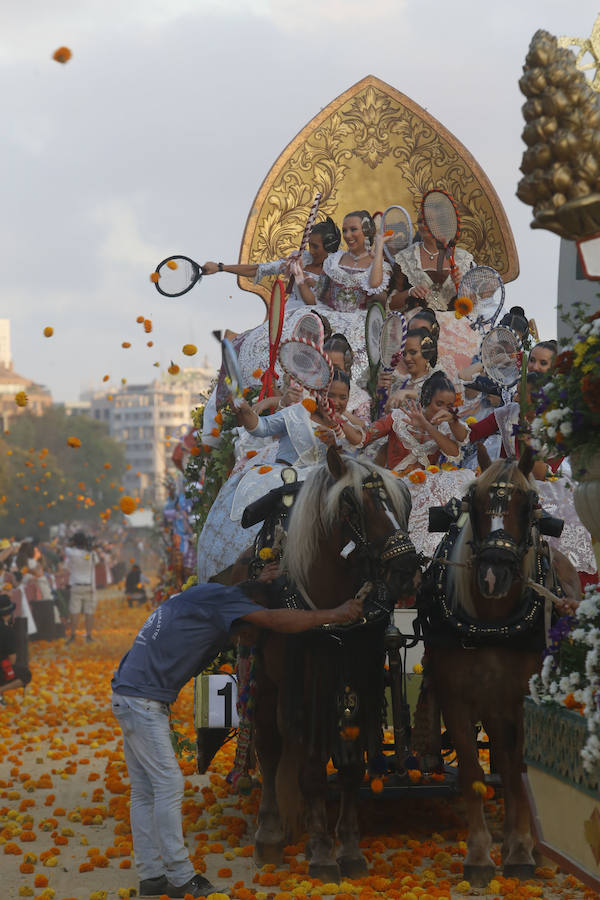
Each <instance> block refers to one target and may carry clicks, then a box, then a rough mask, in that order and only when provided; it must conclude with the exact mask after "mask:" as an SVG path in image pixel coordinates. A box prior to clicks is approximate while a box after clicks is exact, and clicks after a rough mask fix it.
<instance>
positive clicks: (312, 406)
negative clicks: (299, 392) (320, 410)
mask: <svg viewBox="0 0 600 900" xmlns="http://www.w3.org/2000/svg"><path fill="white" fill-rule="evenodd" d="M302 406H303V407H304V409H306V410H308V412H309V413H314V411H315V410H316V408H317V401H316V400H313V398H312V397H305V398H304V400H303V401H302Z"/></svg>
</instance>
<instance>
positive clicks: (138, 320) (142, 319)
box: [135, 316, 144, 325]
mask: <svg viewBox="0 0 600 900" xmlns="http://www.w3.org/2000/svg"><path fill="white" fill-rule="evenodd" d="M135 321H136V322H137V323H138V325H141V324H142V322H143V321H144V317H143V316H138V317H137V319H136V320H135Z"/></svg>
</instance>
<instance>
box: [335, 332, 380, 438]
mask: <svg viewBox="0 0 600 900" xmlns="http://www.w3.org/2000/svg"><path fill="white" fill-rule="evenodd" d="M323 349H324V350H325V353H326V354H327V356H328V357H329V359H330V360H331V364H332V366H333V367H334V368H338V369H341V370H342V372H345V373H346V375H347V376H348V378H349V379H350V395H349V397H348V403H347V409H348V412H349V413H352V415H354V416H357V417H358V418H359V419H360V420H361V421H362V422H363V423H364V424H365V425H368V424H369V423H370V421H371V397H370V396H369V394H368V393H367V392H366V391H365V390H363V388H361V387H359V386H358V385H357V384H356V382H355V381H352V380H351V374H352V364H353V362H354V351H353V349H352V347H351V346H350V343H349V341H348V339H347V338H346V337H345V336H344V335H343V334H332V335H331V337H329V338H327V339H326V340H325V342H324V344H323Z"/></svg>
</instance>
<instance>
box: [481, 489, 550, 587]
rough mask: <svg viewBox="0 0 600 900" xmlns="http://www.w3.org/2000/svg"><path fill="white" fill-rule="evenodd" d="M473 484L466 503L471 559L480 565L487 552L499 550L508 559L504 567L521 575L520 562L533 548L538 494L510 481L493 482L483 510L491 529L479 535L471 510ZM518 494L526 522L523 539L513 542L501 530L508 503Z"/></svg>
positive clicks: (512, 539) (504, 531) (511, 537)
mask: <svg viewBox="0 0 600 900" xmlns="http://www.w3.org/2000/svg"><path fill="white" fill-rule="evenodd" d="M475 489H476V485H471V487H470V488H469V490H468V491H467V495H466V497H465V500H464V501H463V502H464V504H465V506H466V511H467V512H468V514H469V519H470V521H471V528H472V532H473V538H472V540H471V542H470V543H471V548H472V551H473V557H474V558H475V560H476V561H477V562H481V559H482V557H483V556H484V555H485V554H486V553H489V552H490V551H492V552H493V551H500V552H501V553H503V554H504V555H505V556H506V557H507V565H508V566H509V567H510V568H512V569H514V570H516V571H518V572H520V568H521V563H522V562H523V558H524V556H525V554H526V553H527V551H528V550H529V548H530V547H531V546H532V542H533V537H532V531H533V530H532V528H531V527H530V526H531V523H532V519H533V512H534V510H535V508H536V507H537V505H538V502H539V498H538V494H537V492H536V491H534V490H532V489H531V490H528V491H524V490H523V489H522V488H520V487H518V486H517V485H515V484H512V482H509V481H501V480H499V481H493V482H492V483H491V484H490V485H489V487H488V502H487V506H486V508H485V510H484V515H487V516H489V517H490V519H491V521H492V529H491V531H490V532H489V533H488V534H487V535H484V536H482V535H481V534H480V533H479V529H478V527H477V521H476V515H475V509H474V492H475ZM514 492H519V493H521V494H524V495H525V499H526V510H527V520H526V527H525V529H524V534H525V535H526V538H525V540H523V541H516V540H515V538H514V537H513V536H512V534H510V533H509V532H508V531H507V530H506V529H505V528H504V527H503V525H504V517H505V515H506V514H507V512H508V508H509V505H510V501H511V499H512V496H513V493H514ZM498 520H499V521H500V527H494V525H495V522H497V521H498Z"/></svg>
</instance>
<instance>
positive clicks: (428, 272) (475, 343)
mask: <svg viewBox="0 0 600 900" xmlns="http://www.w3.org/2000/svg"><path fill="white" fill-rule="evenodd" d="M417 235H418V240H417V241H415V242H414V243H412V244H411V245H410V246H409V247H407V248H406V249H405V250H401V251H400V252H399V253H397V254H396V266H398V268H399V270H400V272H401V273H402V275H403V276H404V279H403V280H402V279H401V277H400V275H398V277H397V279H396V282H397V284H398V287H397V288H396V290H395V291H394V293H393V295H392V296H391V297H390V302H389V306H390V309H392V310H394V309H398V310H400V311H402V312H405V313H406V312H409V311H410V310H411V309H413V308H415V307H419V306H420V307H426V308H428V309H430V310H434V311H435V314H436V317H437V321H438V323H439V326H440V334H439V338H438V345H439V347H438V352H439V356H440V359H442V360H443V361H444V363H445V364H446V368H447V370H448V372H449V373H450V374H451V375H452V377H453V378H454V377H455V374H456V373H457V372H458V370H459V369H461V368H463V367H464V366H466V365H468V364H469V363H470V362H471V359H472V358H473V356H474V355H475V354H476V353H477V351H478V349H479V338H478V335H477V332H475V331H473V330H472V329H471V326H470V323H469V321H468V319H466V318H462V319H457V318H456V316H455V315H454V312H452V307H453V301H454V300H455V298H456V285H455V283H454V281H453V279H452V275H451V273H450V263H449V261H448V258H447V257H446V256H444V257H443V263H442V266H441V269H438V262H439V255H440V253H443V252H444V251H443V250H440V249H439V247H438V246H437V244H436V241H435V238H433V237H432V236H431V235H430V234H429V232H428V231H427V229H426V228H425V226H424V224H423V219H422V218H421V216H420V215H419V217H418V219H417ZM454 258H455V265H456V268H457V270H458V276H459V278H462V277H463V275H465V274H466V273H467V272H468V270H469V269H470V268H472V267H473V266H474V265H475V261H474V259H473V257H472V256H471V254H470V253H469V252H468V251H467V250H464V249H463V248H462V247H456V248H455V251H454ZM448 360H451V361H452V362H451V364H448Z"/></svg>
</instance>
